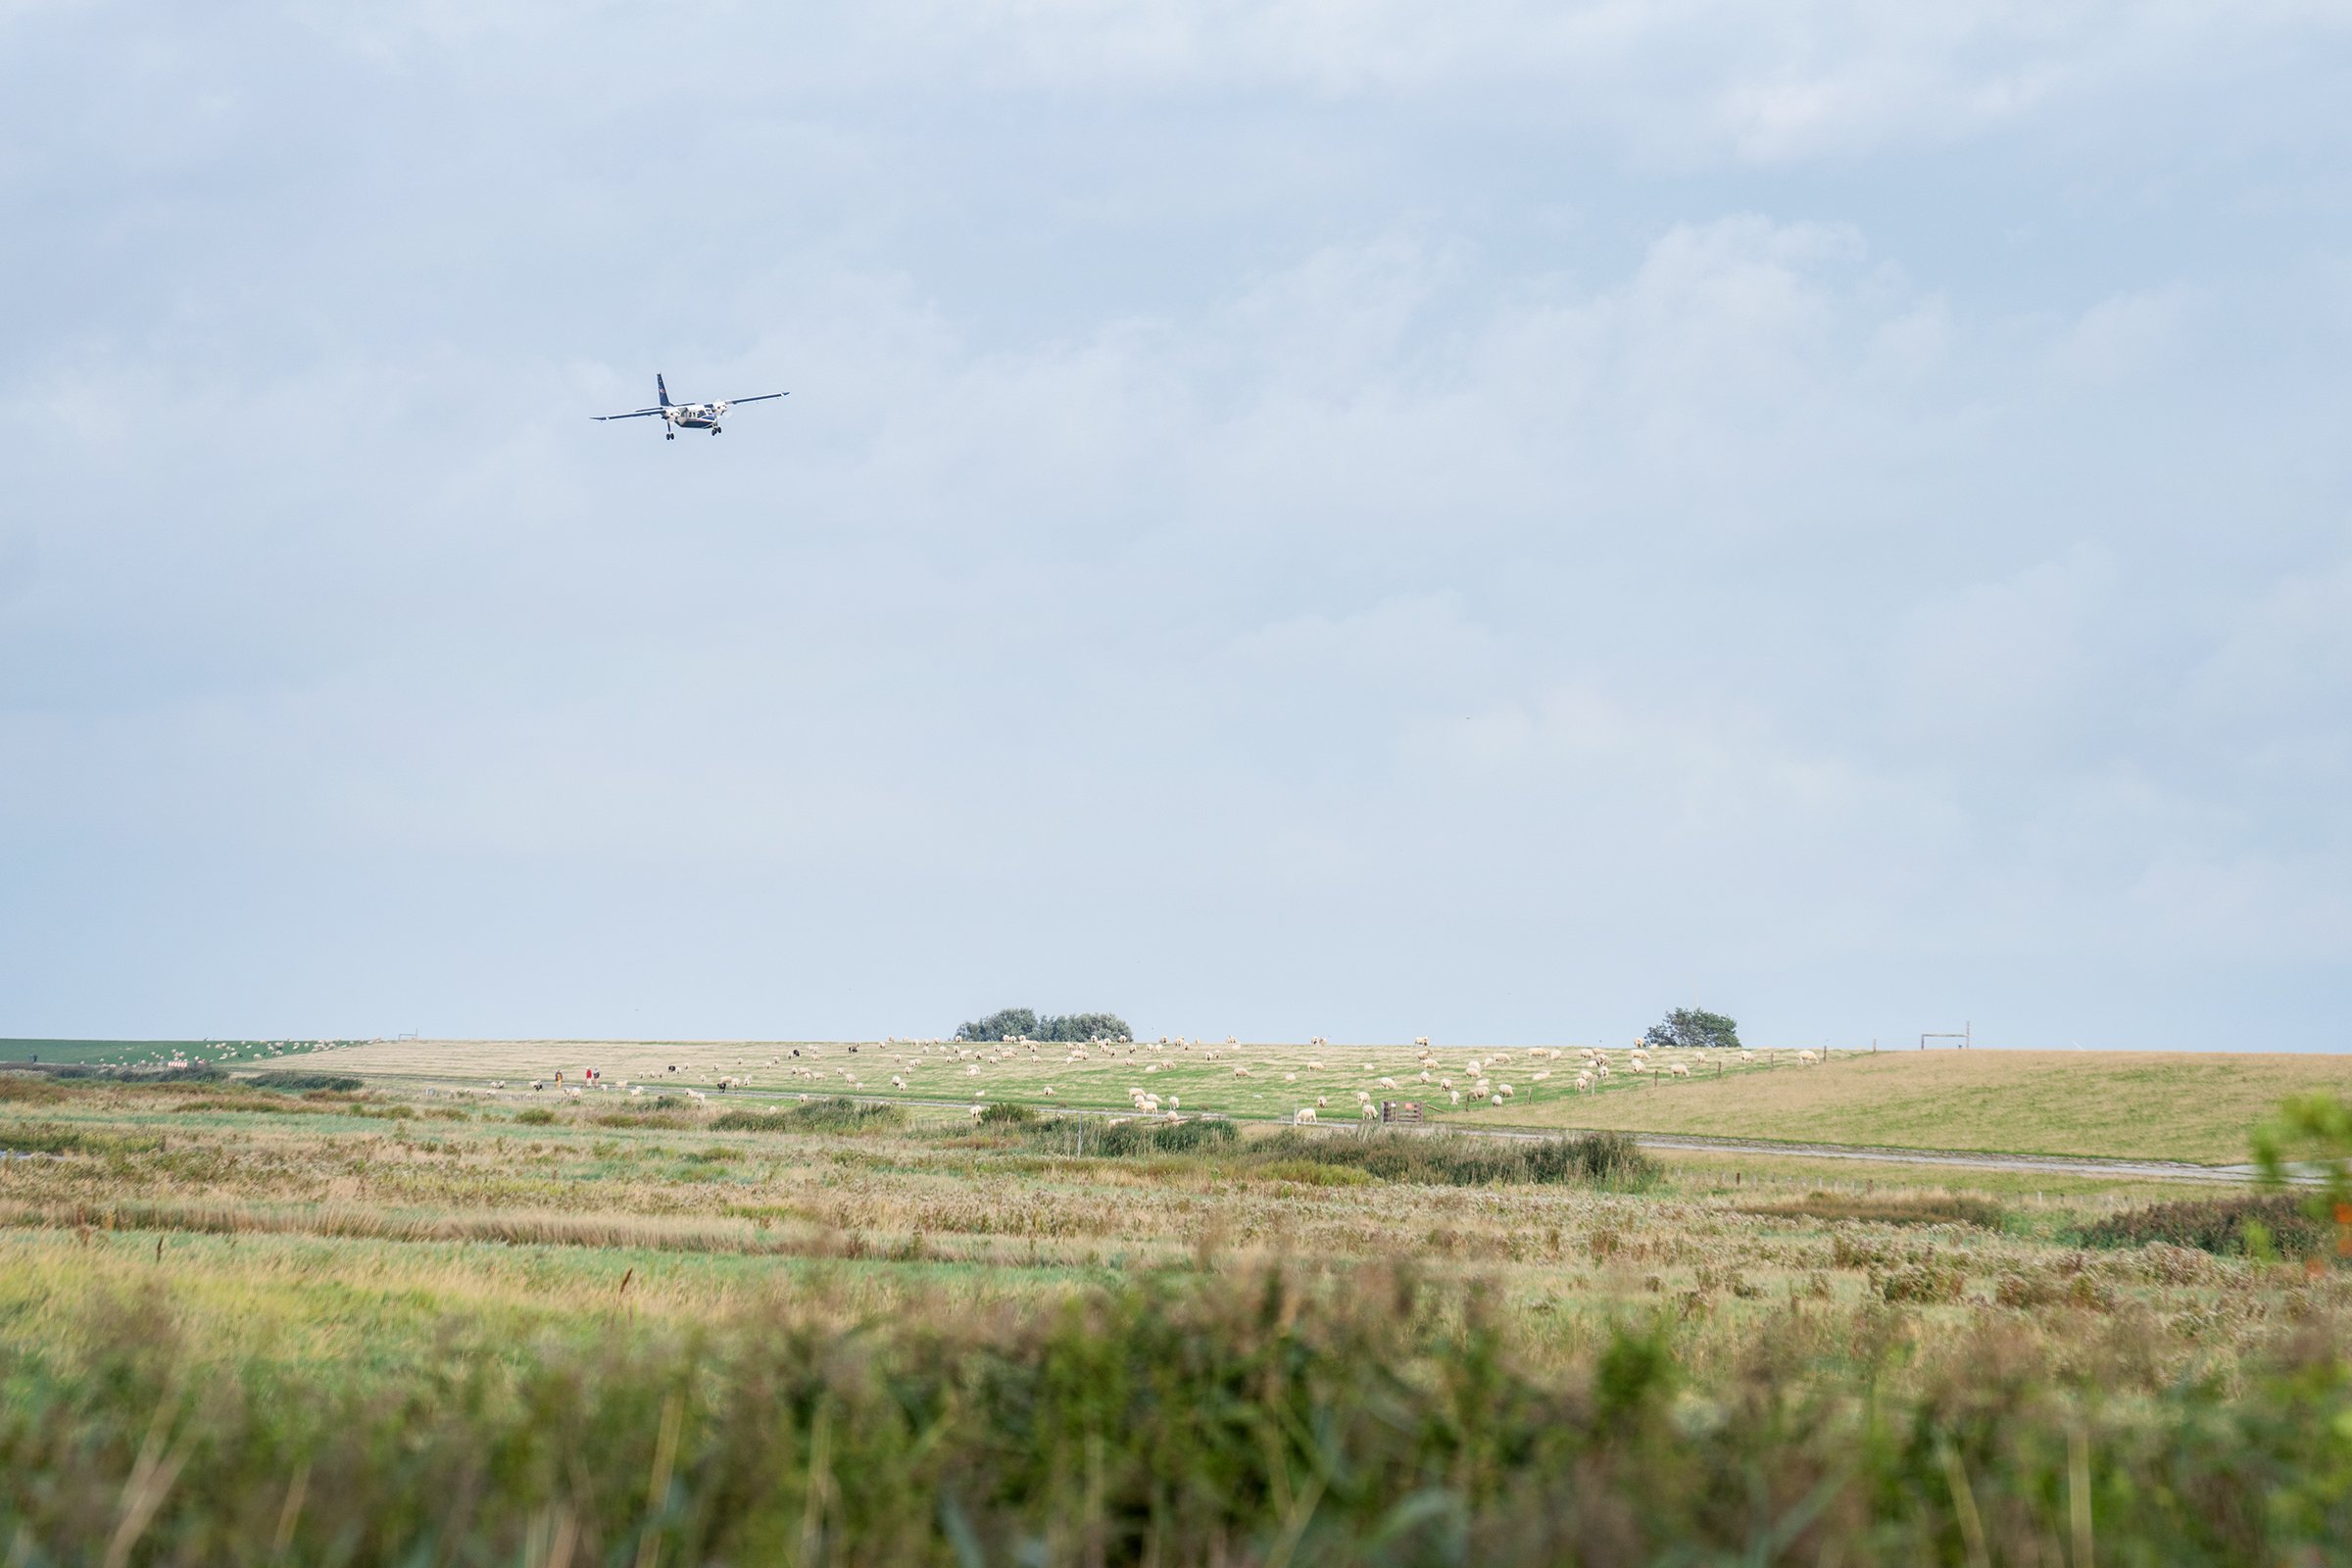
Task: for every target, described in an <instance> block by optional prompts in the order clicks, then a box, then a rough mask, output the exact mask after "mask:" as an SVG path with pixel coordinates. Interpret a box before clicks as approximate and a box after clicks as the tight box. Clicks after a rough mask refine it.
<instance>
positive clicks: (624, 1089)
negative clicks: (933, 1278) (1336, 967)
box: [489, 1035, 1824, 1125]
mask: <svg viewBox="0 0 2352 1568" xmlns="http://www.w3.org/2000/svg"><path fill="white" fill-rule="evenodd" d="M1307 1048H1308V1050H1310V1051H1313V1052H1315V1053H1317V1054H1315V1055H1312V1056H1308V1057H1306V1058H1304V1059H1303V1060H1300V1059H1299V1058H1298V1057H1297V1056H1296V1055H1294V1054H1290V1053H1287V1052H1284V1051H1282V1050H1281V1049H1280V1048H1273V1047H1244V1046H1243V1045H1242V1044H1241V1043H1240V1041H1238V1040H1237V1039H1235V1038H1234V1037H1233V1036H1230V1035H1228V1036H1227V1037H1226V1038H1225V1039H1224V1040H1223V1041H1210V1040H1207V1039H1194V1038H1188V1037H1186V1036H1182V1035H1178V1036H1174V1037H1169V1036H1162V1037H1160V1038H1159V1039H1158V1040H1156V1041H1135V1040H1105V1039H1094V1040H1085V1041H1077V1042H1068V1043H1048V1042H1044V1041H1036V1040H1030V1039H1027V1038H1025V1037H1015V1038H1012V1039H1008V1040H1002V1041H961V1040H936V1039H934V1040H899V1039H896V1038H891V1039H885V1040H883V1041H881V1042H880V1043H878V1044H875V1043H866V1044H862V1045H846V1046H827V1047H823V1048H819V1047H816V1046H807V1047H795V1048H776V1049H777V1050H778V1052H779V1053H781V1054H772V1055H767V1056H765V1057H764V1058H763V1059H755V1058H753V1057H750V1056H734V1057H732V1058H731V1059H722V1060H719V1061H704V1062H701V1063H698V1064H691V1065H690V1064H688V1063H685V1062H680V1061H666V1062H662V1063H661V1064H660V1071H659V1072H658V1073H652V1074H650V1075H649V1076H648V1077H647V1078H646V1079H645V1080H642V1081H634V1082H633V1081H631V1080H630V1079H628V1078H626V1077H620V1078H611V1077H608V1076H606V1075H605V1074H604V1073H603V1072H602V1071H600V1070H599V1069H597V1068H595V1067H585V1066H584V1067H581V1068H578V1069H565V1070H564V1071H563V1072H559V1073H557V1074H555V1075H554V1076H553V1077H552V1078H537V1079H532V1080H530V1088H531V1089H532V1090H533V1091H545V1090H546V1089H548V1088H551V1087H552V1088H555V1089H556V1090H558V1091H559V1092H561V1093H562V1094H564V1096H566V1097H568V1098H572V1099H578V1098H581V1097H583V1096H585V1095H588V1094H592V1093H597V1092H600V1091H601V1092H613V1093H625V1094H628V1095H643V1094H644V1093H645V1092H646V1091H647V1089H648V1088H649V1087H650V1088H654V1089H655V1090H657V1091H658V1092H659V1091H675V1092H678V1093H681V1094H683V1095H684V1096H685V1097H686V1098H688V1099H691V1100H694V1101H697V1102H706V1101H708V1100H709V1098H710V1095H709V1093H707V1092H706V1091H711V1092H716V1093H721V1094H723V1093H726V1092H728V1091H731V1090H735V1091H740V1090H746V1089H752V1090H756V1091H758V1092H761V1093H764V1094H769V1095H774V1094H776V1093H777V1092H778V1091H782V1092H783V1093H784V1094H785V1095H786V1096H789V1095H790V1094H791V1093H792V1092H793V1091H794V1090H800V1091H802V1092H801V1093H800V1095H799V1098H800V1099H803V1100H807V1099H809V1098H811V1096H810V1091H816V1092H823V1093H832V1094H849V1095H860V1094H873V1095H877V1096H880V1095H885V1094H889V1095H905V1094H908V1093H910V1092H916V1093H919V1092H921V1091H922V1090H924V1089H929V1090H931V1091H932V1092H933V1094H934V1095H936V1096H938V1097H940V1098H945V1097H946V1096H947V1095H948V1094H950V1093H958V1094H959V1093H961V1092H962V1091H963V1090H966V1089H968V1091H969V1093H970V1096H971V1100H972V1103H971V1104H970V1105H969V1107H968V1109H969V1113H970V1114H971V1115H973V1116H974V1117H977V1116H978V1115H980V1114H981V1112H982V1110H983V1109H984V1108H985V1105H986V1102H987V1100H988V1098H989V1096H990V1093H991V1085H990V1084H988V1083H986V1082H975V1080H981V1079H983V1078H984V1077H993V1076H995V1074H994V1071H993V1069H999V1068H1005V1067H1012V1068H1015V1069H1017V1070H1020V1076H1021V1078H1022V1080H1023V1081H1022V1082H1021V1083H1020V1084H1019V1085H1017V1086H1016V1085H1005V1084H1002V1081H1001V1080H1000V1086H999V1087H998V1089H997V1095H998V1098H999V1099H1004V1098H1006V1097H1007V1096H1008V1095H1009V1096H1014V1097H1032V1096H1033V1097H1036V1098H1039V1099H1043V1100H1046V1101H1056V1100H1059V1099H1061V1098H1062V1096H1063V1093H1064V1086H1063V1085H1061V1084H1057V1083H1054V1082H1051V1081H1048V1082H1043V1083H1040V1082H1038V1081H1037V1080H1038V1079H1040V1078H1045V1077H1049V1076H1057V1075H1054V1073H1053V1069H1054V1067H1055V1066H1060V1065H1066V1066H1069V1067H1072V1068H1095V1067H1102V1066H1108V1065H1112V1064H1127V1065H1131V1066H1133V1067H1134V1068H1135V1069H1136V1070H1135V1077H1136V1078H1137V1079H1138V1080H1141V1081H1139V1082H1134V1083H1130V1084H1129V1085H1128V1086H1127V1092H1126V1101H1127V1109H1128V1112H1129V1113H1132V1114H1135V1115H1140V1116H1154V1117H1160V1116H1164V1117H1170V1118H1177V1117H1181V1116H1182V1115H1183V1114H1184V1102H1183V1099H1182V1098H1181V1096H1179V1095H1178V1094H1176V1093H1174V1092H1171V1091H1165V1090H1160V1089H1155V1088H1154V1087H1152V1085H1151V1084H1150V1082H1149V1080H1150V1079H1151V1078H1152V1076H1154V1075H1156V1074H1159V1073H1162V1072H1167V1071H1171V1070H1175V1069H1178V1068H1183V1069H1187V1070H1189V1071H1191V1072H1193V1073H1194V1074H1196V1075H1198V1074H1199V1073H1200V1071H1201V1069H1203V1068H1205V1067H1209V1066H1210V1065H1211V1064H1215V1070H1216V1071H1217V1072H1218V1073H1219V1074H1220V1075H1222V1074H1225V1073H1230V1074H1231V1076H1232V1077H1233V1078H1234V1079H1236V1080H1258V1081H1261V1082H1266V1083H1271V1082H1273V1080H1274V1078H1275V1075H1277V1074H1279V1075H1280V1081H1281V1083H1282V1084H1284V1085H1294V1086H1295V1085H1298V1084H1299V1077H1300V1074H1301V1072H1304V1073H1307V1074H1331V1073H1334V1072H1335V1070H1336V1071H1337V1072H1340V1073H1345V1072H1346V1071H1347V1069H1348V1066H1349V1065H1350V1064H1349V1063H1348V1062H1346V1061H1344V1060H1341V1059H1340V1058H1341V1056H1342V1054H1344V1053H1346V1052H1361V1053H1363V1054H1364V1059H1363V1060H1362V1062H1361V1064H1360V1070H1361V1071H1362V1073H1363V1074H1364V1082H1363V1083H1362V1085H1360V1086H1357V1087H1354V1088H1352V1090H1350V1089H1348V1088H1332V1089H1330V1090H1329V1092H1325V1093H1316V1094H1315V1095H1314V1100H1313V1103H1311V1104H1308V1103H1299V1102H1293V1103H1294V1104H1295V1106H1296V1108H1295V1109H1292V1110H1291V1111H1290V1112H1289V1119H1290V1120H1291V1121H1293V1122H1294V1123H1297V1124H1299V1125H1306V1124H1312V1123H1316V1122H1319V1121H1322V1120H1326V1119H1328V1113H1329V1112H1330V1111H1331V1108H1332V1104H1333V1100H1334V1097H1335V1096H1337V1097H1340V1098H1341V1099H1342V1101H1343V1102H1345V1100H1346V1098H1347V1097H1348V1095H1349V1094H1352V1096H1353V1109H1354V1112H1355V1117H1354V1119H1357V1120H1361V1121H1367V1122H1369V1121H1376V1120H1378V1119H1380V1118H1381V1116H1382V1103H1383V1100H1384V1098H1388V1097H1401V1096H1406V1095H1416V1096H1419V1097H1422V1098H1425V1099H1427V1100H1430V1101H1438V1100H1440V1097H1443V1106H1444V1107H1445V1108H1451V1109H1455V1110H1461V1109H1464V1108H1467V1107H1500V1106H1504V1105H1508V1104H1510V1103H1513V1102H1515V1101H1517V1100H1519V1099H1521V1098H1522V1097H1523V1096H1525V1097H1535V1096H1538V1095H1540V1094H1542V1093H1543V1092H1544V1086H1546V1085H1548V1084H1549V1082H1550V1080H1552V1078H1553V1076H1554V1073H1555V1071H1557V1072H1561V1073H1566V1072H1568V1071H1571V1070H1572V1071H1573V1072H1574V1074H1575V1076H1574V1077H1573V1079H1571V1080H1569V1081H1568V1082H1566V1083H1564V1084H1560V1085H1557V1086H1556V1087H1557V1088H1560V1089H1564V1090H1567V1091H1568V1092H1571V1093H1575V1094H1594V1093H1597V1092H1599V1091H1600V1090H1601V1089H1603V1088H1605V1087H1607V1086H1608V1084H1609V1082H1610V1080H1611V1078H1612V1077H1646V1078H1648V1079H1649V1080H1650V1082H1651V1083H1653V1084H1654V1083H1657V1082H1660V1081H1665V1080H1672V1079H1688V1078H1690V1077H1691V1076H1692V1074H1691V1064H1690V1061H1689V1060H1688V1059H1682V1060H1673V1061H1668V1060H1665V1059H1663V1058H1662V1057H1659V1058H1656V1059H1653V1054H1652V1053H1651V1052H1650V1051H1649V1050H1648V1049H1647V1048H1645V1047H1644V1046H1643V1045H1642V1044H1640V1043H1637V1044H1636V1045H1634V1046H1633V1047H1632V1048H1631V1049H1630V1050H1626V1051H1622V1052H1616V1053H1612V1052H1611V1051H1608V1050H1606V1049H1604V1048H1601V1047H1596V1046H1587V1047H1581V1048H1565V1049H1563V1048H1554V1047H1539V1048H1532V1049H1521V1050H1518V1051H1510V1050H1496V1051H1489V1052H1476V1053H1470V1054H1465V1055H1463V1056H1458V1057H1453V1058H1451V1059H1450V1060H1449V1059H1448V1058H1447V1057H1446V1056H1442V1055H1441V1054H1439V1053H1438V1052H1437V1051H1436V1050H1434V1049H1432V1047H1431V1045H1430V1041H1429V1038H1428V1037H1427V1036H1421V1037H1419V1038H1417V1039H1415V1040H1414V1042H1413V1045H1412V1050H1413V1053H1414V1055H1413V1057H1412V1059H1411V1065H1409V1066H1400V1065H1397V1064H1395V1056H1394V1049H1395V1048H1388V1050H1389V1052H1390V1063H1389V1064H1388V1065H1386V1066H1385V1067H1384V1064H1382V1063H1381V1062H1379V1061H1378V1060H1377V1059H1376V1058H1375V1055H1374V1053H1375V1052H1376V1051H1378V1050H1379V1049H1380V1048H1374V1047H1348V1048H1335V1047H1333V1046H1332V1045H1331V1042H1330V1041H1328V1040H1327V1039H1325V1038H1323V1037H1321V1036H1316V1037H1314V1038H1313V1039H1311V1040H1310V1041H1308V1042H1307ZM1676 1054H1677V1055H1678V1056H1685V1057H1688V1056H1691V1055H1692V1054H1690V1053H1676ZM1730 1055H1731V1054H1730V1053H1724V1054H1721V1057H1719V1058H1718V1065H1717V1071H1718V1072H1720V1071H1721V1060H1722V1059H1725V1058H1728V1057H1729V1056H1730ZM1793 1057H1794V1060H1795V1062H1796V1064H1797V1065H1799V1066H1810V1065H1814V1064H1816V1063H1818V1062H1819V1061H1821V1060H1822V1059H1824V1058H1823V1054H1820V1053H1816V1052H1812V1051H1799V1052H1796V1053H1794V1054H1793ZM1738 1060H1739V1061H1740V1062H1741V1063H1743V1064H1748V1065H1754V1064H1756V1063H1757V1061H1758V1053H1756V1052H1754V1051H1746V1050H1743V1051H1740V1052H1739V1053H1738ZM1563 1062H1565V1063H1567V1064H1568V1065H1566V1066H1563V1065H1562V1063H1563ZM763 1068H764V1069H765V1070H764V1071H762V1070H761V1069H763ZM1514 1069H1515V1070H1516V1071H1515V1075H1517V1076H1518V1082H1517V1083H1514V1082H1512V1081H1511V1080H1510V1079H1508V1078H1505V1077H1504V1076H1503V1073H1504V1072H1505V1071H1506V1070H1514ZM755 1072H759V1073H760V1081H759V1082H755V1080H754V1077H753V1076H752V1075H753V1074H754V1073H755ZM943 1074H945V1075H947V1081H946V1082H942V1075H943ZM869 1075H870V1076H871V1078H872V1079H873V1080H877V1081H876V1082H871V1083H869ZM689 1077H692V1078H693V1079H695V1080H696V1081H697V1082H699V1084H700V1085H701V1087H696V1086H695V1085H694V1084H690V1083H689V1082H688V1081H687V1080H688V1078H689ZM883 1078H887V1080H888V1088H887V1089H884V1088H882V1087H881V1086H880V1083H879V1082H878V1080H881V1079H883ZM958 1081H960V1082H958ZM1521 1085H1524V1086H1525V1088H1524V1090H1523V1089H1522V1087H1521ZM489 1087H490V1088H491V1089H492V1090H493V1091H504V1090H505V1089H506V1088H507V1087H508V1086H507V1080H505V1079H492V1080H490V1081H489ZM1100 1087H1101V1086H1100V1080H1099V1079H1097V1080H1096V1083H1095V1086H1094V1094H1093V1095H1090V1096H1088V1097H1087V1098H1088V1099H1090V1100H1095V1101H1096V1103H1099V1100H1098V1099H1097V1097H1099V1095H1100ZM1316 1087H1318V1086H1315V1085H1313V1084H1311V1083H1310V1085H1308V1086H1307V1087H1306V1088H1301V1089H1299V1097H1300V1101H1302V1100H1303V1098H1304V1096H1305V1095H1306V1094H1307V1093H1309V1092H1311V1091H1312V1090H1313V1089H1314V1088H1316ZM1197 1088H1198V1078H1197V1076H1196V1078H1195V1080H1194V1082H1193V1083H1192V1084H1190V1085H1188V1092H1192V1091H1193V1090H1195V1089H1197ZM1236 1088H1237V1090H1240V1088H1241V1085H1240V1084H1237V1085H1236ZM1202 1098H1208V1099H1212V1100H1213V1099H1215V1098H1216V1097H1214V1096H1213V1095H1203V1094H1196V1102H1198V1101H1199V1100H1201V1099H1202ZM1250 1098H1251V1099H1253V1100H1254V1101H1256V1103H1257V1105H1258V1107H1259V1108H1257V1109H1256V1110H1255V1111H1254V1112H1251V1113H1255V1114H1264V1113H1265V1109H1264V1108H1263V1100H1264V1098H1265V1097H1264V1096H1263V1095H1258V1094H1254V1093H1252V1094H1251V1095H1250ZM1200 1108H1201V1107H1199V1105H1198V1104H1197V1105H1196V1112H1195V1113H1196V1114H1198V1113H1199V1110H1200ZM1276 1113H1277V1114H1279V1113H1280V1112H1279V1111H1278V1112H1276Z"/></svg>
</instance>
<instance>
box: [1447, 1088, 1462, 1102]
mask: <svg viewBox="0 0 2352 1568" xmlns="http://www.w3.org/2000/svg"><path fill="white" fill-rule="evenodd" d="M1446 1093H1447V1094H1449V1095H1451V1096H1452V1097H1453V1103H1455V1104H1457V1105H1458V1104H1460V1103H1462V1092H1461V1091H1460V1090H1459V1089H1449V1090H1447V1091H1446Z"/></svg>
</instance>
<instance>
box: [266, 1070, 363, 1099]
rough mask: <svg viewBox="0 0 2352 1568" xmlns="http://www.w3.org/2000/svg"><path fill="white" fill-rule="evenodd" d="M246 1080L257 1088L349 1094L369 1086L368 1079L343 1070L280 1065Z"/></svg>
mask: <svg viewBox="0 0 2352 1568" xmlns="http://www.w3.org/2000/svg"><path fill="white" fill-rule="evenodd" d="M245 1082H247V1083H249V1084H251V1085H253V1087H254V1088H256V1089H331V1090H337V1091H340V1092H342V1093H345V1094H349V1093H350V1092H351V1091H353V1090H355V1089H364V1088H366V1087H367V1080H366V1079H364V1078H354V1077H352V1076H351V1074H349V1073H342V1072H303V1071H300V1070H299V1069H296V1068H290V1067H278V1068H272V1069H271V1070H270V1071H269V1072H257V1073H255V1074H254V1075H253V1076H252V1077H250V1078H248V1079H246V1080H245Z"/></svg>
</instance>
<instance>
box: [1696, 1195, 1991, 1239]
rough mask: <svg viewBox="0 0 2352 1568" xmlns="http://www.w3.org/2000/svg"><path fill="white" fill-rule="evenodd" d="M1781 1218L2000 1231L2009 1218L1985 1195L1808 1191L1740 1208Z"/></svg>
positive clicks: (1750, 1212) (1748, 1211)
mask: <svg viewBox="0 0 2352 1568" xmlns="http://www.w3.org/2000/svg"><path fill="white" fill-rule="evenodd" d="M1740 1212H1741V1213H1743V1214H1760V1215H1763V1216H1765V1217H1766V1218H1779V1219H1832V1220H1835V1219H1853V1220H1863V1221H1867V1222H1868V1223H1871V1224H1874V1225H1976V1226H1980V1227H1982V1228H1983V1229H1985V1230H1988V1231H1997V1230H1999V1229H2000V1228H2001V1226H2002V1225H2003V1224H2004V1223H2006V1221H2007V1220H2008V1217H2009V1216H2008V1213H2007V1211H2006V1210H2005V1209H2003V1208H2002V1207H2001V1206H2000V1205H1999V1204H1998V1203H1994V1202H1989V1201H1985V1199H1982V1198H1958V1197H1936V1196H1934V1195H1923V1196H1920V1197H1916V1198H1879V1197H1862V1196H1860V1195H1857V1194H1851V1193H1807V1194H1806V1195H1805V1196H1804V1197H1803V1198H1800V1199H1797V1200H1795V1201H1792V1202H1787V1203H1769V1204H1764V1205H1760V1206H1757V1207H1752V1208H1743V1209H1741V1210H1740Z"/></svg>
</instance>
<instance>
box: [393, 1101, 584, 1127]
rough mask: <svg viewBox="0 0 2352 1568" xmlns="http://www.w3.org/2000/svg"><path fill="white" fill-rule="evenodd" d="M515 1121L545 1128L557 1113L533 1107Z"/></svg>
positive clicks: (516, 1116) (518, 1113)
mask: <svg viewBox="0 0 2352 1568" xmlns="http://www.w3.org/2000/svg"><path fill="white" fill-rule="evenodd" d="M394 1108H395V1109H398V1110H406V1109H407V1108H408V1107H407V1106H406V1105H399V1106H395V1107H394ZM555 1119H556V1113H555V1112H554V1111H552V1110H550V1109H548V1108H547V1107H546V1106H545V1105H533V1106H531V1107H530V1108H529V1109H527V1110H518V1111H516V1112H515V1120H516V1121H518V1122H520V1123H522V1124H523V1125H524V1126H525V1127H544V1126H546V1125H547V1124H548V1123H549V1122H552V1121H554V1120H555Z"/></svg>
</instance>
